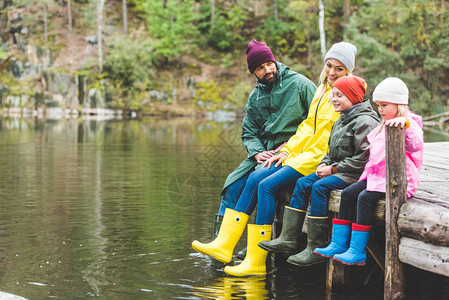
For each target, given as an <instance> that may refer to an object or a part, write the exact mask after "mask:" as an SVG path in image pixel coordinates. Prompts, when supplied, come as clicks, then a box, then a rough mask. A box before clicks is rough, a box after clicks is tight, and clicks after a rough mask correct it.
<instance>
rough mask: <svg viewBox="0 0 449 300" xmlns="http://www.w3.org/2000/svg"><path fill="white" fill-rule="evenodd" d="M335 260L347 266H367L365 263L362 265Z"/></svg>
mask: <svg viewBox="0 0 449 300" xmlns="http://www.w3.org/2000/svg"><path fill="white" fill-rule="evenodd" d="M334 260H336V261H338V262H340V263H342V264H344V265H347V266H360V267H363V266H364V265H366V262H365V261H364V262H361V263H358V262H354V263H348V262H344V261H341V260H339V259H336V258H334Z"/></svg>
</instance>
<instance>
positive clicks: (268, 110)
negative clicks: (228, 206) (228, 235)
mask: <svg viewBox="0 0 449 300" xmlns="http://www.w3.org/2000/svg"><path fill="white" fill-rule="evenodd" d="M276 65H277V68H278V70H279V74H278V80H277V81H276V83H275V84H274V85H273V87H271V86H267V85H264V84H261V83H258V84H257V85H256V87H255V88H254V90H253V91H252V92H251V95H250V96H249V99H248V104H247V105H246V109H245V110H246V113H245V117H244V118H243V123H242V143H243V146H244V147H245V148H246V151H247V152H248V157H247V158H246V159H245V160H244V161H243V162H242V163H241V164H240V166H238V167H237V169H235V170H234V171H233V172H232V173H231V174H229V176H228V178H227V179H226V182H225V184H224V187H223V190H224V189H225V188H226V187H228V186H229V185H230V184H232V183H233V182H235V181H236V180H238V179H239V178H241V177H242V176H243V175H245V174H246V173H248V172H249V171H251V170H253V169H254V168H255V167H256V165H257V162H256V161H255V160H254V155H256V154H257V153H260V152H262V151H267V150H274V149H276V148H277V147H278V146H279V145H281V144H282V143H284V142H286V141H287V140H288V139H289V138H290V137H291V136H292V135H293V134H295V132H296V129H297V128H298V125H299V124H300V123H301V122H302V121H303V120H304V119H305V118H307V113H308V111H309V105H310V102H311V101H312V98H313V95H314V93H315V91H316V86H315V84H313V82H312V81H310V80H309V79H308V78H306V77H305V76H303V75H300V74H298V73H296V72H294V71H291V70H290V69H289V68H288V67H287V66H285V65H283V64H282V63H279V62H276Z"/></svg>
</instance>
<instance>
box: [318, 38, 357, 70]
mask: <svg viewBox="0 0 449 300" xmlns="http://www.w3.org/2000/svg"><path fill="white" fill-rule="evenodd" d="M356 54H357V47H356V46H354V45H353V44H351V43H347V42H340V43H336V44H333V45H332V47H331V48H330V49H329V51H327V53H326V56H325V57H324V62H326V60H328V59H329V58H333V59H336V60H338V61H339V62H341V63H342V64H343V65H344V66H345V67H346V69H348V70H349V72H352V71H354V67H355V55H356Z"/></svg>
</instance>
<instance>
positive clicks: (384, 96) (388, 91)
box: [373, 77, 408, 104]
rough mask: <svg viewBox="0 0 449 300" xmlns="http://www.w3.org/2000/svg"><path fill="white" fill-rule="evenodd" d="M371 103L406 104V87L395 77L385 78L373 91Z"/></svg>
mask: <svg viewBox="0 0 449 300" xmlns="http://www.w3.org/2000/svg"><path fill="white" fill-rule="evenodd" d="M373 101H374V102H377V101H380V102H388V103H396V104H408V88H407V85H406V84H405V83H404V81H402V80H401V79H399V78H397V77H388V78H385V79H384V80H382V81H381V82H380V83H379V84H378V85H377V86H376V88H375V89H374V92H373Z"/></svg>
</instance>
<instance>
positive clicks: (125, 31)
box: [122, 0, 128, 35]
mask: <svg viewBox="0 0 449 300" xmlns="http://www.w3.org/2000/svg"><path fill="white" fill-rule="evenodd" d="M122 7H123V9H122V10H123V33H124V34H125V35H127V34H128V16H127V10H126V0H123V1H122Z"/></svg>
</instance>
